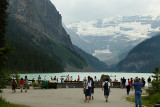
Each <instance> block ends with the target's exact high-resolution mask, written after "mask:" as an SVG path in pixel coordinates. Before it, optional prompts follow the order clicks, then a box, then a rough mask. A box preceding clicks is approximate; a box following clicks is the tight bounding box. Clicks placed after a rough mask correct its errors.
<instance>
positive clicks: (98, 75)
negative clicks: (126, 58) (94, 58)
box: [20, 72, 153, 85]
mask: <svg viewBox="0 0 160 107" xmlns="http://www.w3.org/2000/svg"><path fill="white" fill-rule="evenodd" d="M103 74H104V75H109V76H110V78H111V79H112V80H115V79H116V80H118V81H120V79H121V78H122V77H125V79H128V78H135V77H138V78H142V77H143V78H145V80H146V83H147V79H148V77H149V76H152V75H153V73H115V72H114V73H113V72H63V73H33V74H20V77H21V78H24V76H25V75H26V76H27V77H28V79H33V78H35V80H37V79H38V76H39V75H40V76H41V79H42V80H44V77H45V76H46V78H47V80H51V78H54V76H56V77H57V78H58V82H61V81H60V78H61V76H63V78H64V79H65V78H66V77H67V75H69V76H72V77H73V80H77V79H78V75H79V76H80V80H81V81H82V80H83V78H84V77H87V76H91V77H93V78H94V77H95V76H96V78H97V80H98V79H100V78H101V75H103ZM146 85H147V84H146Z"/></svg>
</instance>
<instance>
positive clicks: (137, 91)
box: [131, 78, 143, 107]
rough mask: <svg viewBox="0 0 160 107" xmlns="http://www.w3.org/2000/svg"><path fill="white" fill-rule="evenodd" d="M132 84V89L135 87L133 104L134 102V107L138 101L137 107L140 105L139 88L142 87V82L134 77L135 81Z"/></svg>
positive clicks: (140, 106)
mask: <svg viewBox="0 0 160 107" xmlns="http://www.w3.org/2000/svg"><path fill="white" fill-rule="evenodd" d="M131 85H132V86H134V89H135V104H136V107H138V101H139V107H142V101H141V93H142V92H141V91H142V90H141V88H142V85H143V83H142V82H140V80H139V79H137V78H136V79H135V82H134V84H131Z"/></svg>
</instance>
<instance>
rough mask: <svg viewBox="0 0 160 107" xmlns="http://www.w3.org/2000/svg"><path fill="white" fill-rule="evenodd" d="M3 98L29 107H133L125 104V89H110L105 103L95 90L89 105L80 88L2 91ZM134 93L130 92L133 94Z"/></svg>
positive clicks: (99, 89)
mask: <svg viewBox="0 0 160 107" xmlns="http://www.w3.org/2000/svg"><path fill="white" fill-rule="evenodd" d="M3 91H4V92H3V94H2V96H3V98H5V99H6V100H7V101H9V102H11V103H15V104H23V105H28V106H31V107H53V106H54V107H71V106H73V107H88V106H91V107H98V106H100V107H106V106H108V107H117V106H118V107H135V105H134V104H133V103H130V102H127V101H126V100H125V97H126V96H127V93H126V89H120V88H111V93H110V96H109V102H105V99H104V96H103V91H102V89H101V88H95V95H94V98H95V99H94V100H92V101H90V103H86V102H84V94H83V91H82V88H60V89H35V90H34V89H30V90H28V92H26V93H25V92H24V91H23V92H22V93H21V92H20V90H18V89H17V90H16V91H17V92H16V93H12V90H11V89H4V90H3ZM133 93H134V91H131V94H133Z"/></svg>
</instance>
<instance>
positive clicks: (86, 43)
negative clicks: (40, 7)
mask: <svg viewBox="0 0 160 107" xmlns="http://www.w3.org/2000/svg"><path fill="white" fill-rule="evenodd" d="M158 19H159V18H158V17H157V18H156V20H154V19H153V17H152V16H118V17H110V18H106V19H98V20H92V21H88V22H84V21H81V22H77V23H72V24H68V25H66V27H67V29H66V31H67V32H68V34H70V36H71V40H72V43H73V44H75V45H77V46H78V47H80V48H81V49H83V50H84V51H86V52H88V53H90V54H92V55H93V56H96V57H97V58H99V59H100V60H101V61H104V62H105V63H107V64H108V65H112V64H116V63H117V62H119V61H120V60H122V59H123V58H124V57H125V56H126V55H127V54H128V52H129V51H130V50H131V49H132V48H133V47H135V46H136V45H137V44H139V43H140V42H142V41H144V40H145V39H147V38H150V37H151V36H152V33H154V32H157V31H159V27H152V26H151V25H153V23H154V22H155V21H157V20H158ZM82 41H83V42H82Z"/></svg>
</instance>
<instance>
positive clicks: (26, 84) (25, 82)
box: [24, 76, 28, 92]
mask: <svg viewBox="0 0 160 107" xmlns="http://www.w3.org/2000/svg"><path fill="white" fill-rule="evenodd" d="M24 88H25V92H27V88H28V78H27V76H25V79H24Z"/></svg>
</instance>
